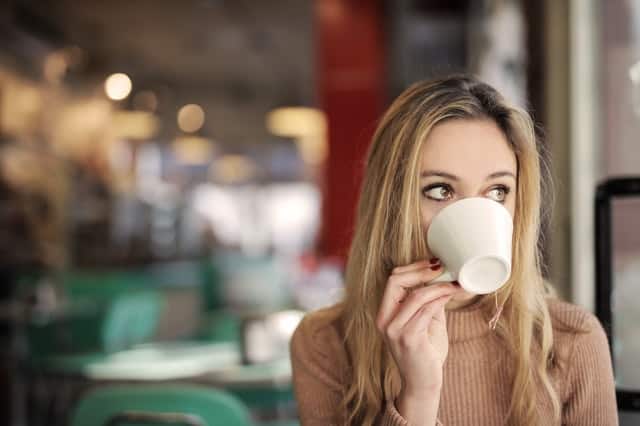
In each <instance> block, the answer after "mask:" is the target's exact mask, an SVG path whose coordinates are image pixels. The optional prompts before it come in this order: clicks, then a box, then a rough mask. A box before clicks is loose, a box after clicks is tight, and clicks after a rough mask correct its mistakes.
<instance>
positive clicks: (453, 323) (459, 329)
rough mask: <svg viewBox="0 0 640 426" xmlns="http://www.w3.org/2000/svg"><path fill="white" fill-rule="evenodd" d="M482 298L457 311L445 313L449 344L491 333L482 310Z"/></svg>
mask: <svg viewBox="0 0 640 426" xmlns="http://www.w3.org/2000/svg"><path fill="white" fill-rule="evenodd" d="M483 301H484V298H483V297H481V298H478V300H476V301H474V302H473V303H471V304H469V305H467V306H463V307H461V308H457V309H451V310H447V311H446V317H447V332H448V334H449V342H450V343H459V342H464V341H467V340H471V339H475V338H478V337H482V336H484V335H486V334H489V333H491V329H490V328H489V320H490V318H487V315H486V314H485V312H484V309H482V306H483Z"/></svg>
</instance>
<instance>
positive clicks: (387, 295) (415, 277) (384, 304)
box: [376, 265, 442, 329]
mask: <svg viewBox="0 0 640 426" xmlns="http://www.w3.org/2000/svg"><path fill="white" fill-rule="evenodd" d="M441 274H442V268H439V269H438V270H432V269H431V267H427V266H424V265H423V266H422V267H421V268H420V269H415V270H410V271H408V272H404V273H394V274H392V275H391V276H390V277H389V279H388V281H387V287H386V288H385V291H384V294H383V296H382V301H381V302H380V309H379V311H378V318H377V320H376V324H377V325H378V328H379V329H382V328H384V327H385V326H386V324H387V323H388V322H389V320H390V319H391V318H392V317H393V315H394V313H395V312H396V310H397V309H398V302H400V301H403V300H404V299H405V298H406V292H407V289H408V288H412V287H415V286H417V285H418V284H422V283H425V282H429V281H431V280H433V279H435V278H437V277H438V276H439V275H441Z"/></svg>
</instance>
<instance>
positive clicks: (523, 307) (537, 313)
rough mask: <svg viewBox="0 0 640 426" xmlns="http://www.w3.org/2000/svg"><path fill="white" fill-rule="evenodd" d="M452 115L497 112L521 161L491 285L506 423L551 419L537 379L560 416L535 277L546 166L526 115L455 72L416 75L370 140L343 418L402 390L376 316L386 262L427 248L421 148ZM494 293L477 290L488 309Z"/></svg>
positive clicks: (399, 261)
mask: <svg viewBox="0 0 640 426" xmlns="http://www.w3.org/2000/svg"><path fill="white" fill-rule="evenodd" d="M452 119H482V120H492V121H494V122H495V123H496V124H497V125H498V127H499V128H500V129H501V130H502V131H503V132H504V134H505V136H506V138H507V140H508V141H509V144H510V146H511V148H512V149H513V151H514V153H515V155H516V159H517V164H518V179H517V181H518V182H517V191H516V197H517V198H516V210H515V214H514V234H513V266H512V274H511V277H510V279H509V281H508V282H507V283H506V284H505V285H504V286H503V287H502V288H501V289H500V290H499V291H498V293H497V296H498V298H499V300H501V301H504V310H503V313H502V316H501V317H500V320H499V321H498V324H497V327H496V329H495V332H496V333H497V335H498V336H499V337H500V338H502V339H503V340H504V342H505V344H506V347H507V348H508V349H509V351H510V353H511V354H512V358H513V361H514V367H515V377H514V378H513V382H512V392H511V394H512V398H511V404H510V408H509V414H508V419H507V422H508V424H518V425H537V424H540V423H548V419H545V421H543V420H542V419H539V418H538V417H537V416H538V414H537V412H536V410H535V406H536V403H537V399H536V398H537V397H536V395H537V389H538V387H539V386H540V385H541V386H542V387H543V388H544V390H545V391H546V394H547V395H548V398H549V400H550V402H551V404H552V406H553V408H554V413H555V415H556V418H557V419H559V418H560V417H559V416H560V402H559V398H558V395H557V393H556V391H555V390H554V388H553V386H552V384H551V380H550V376H549V374H548V369H549V366H550V361H551V360H552V341H553V338H552V326H551V318H550V315H549V310H548V308H547V304H546V300H545V297H546V296H548V295H550V294H552V293H553V290H552V289H551V288H550V286H549V285H548V283H547V282H546V281H545V280H544V279H543V277H542V273H541V258H540V250H539V245H538V244H539V243H540V223H541V219H542V213H541V196H542V185H543V184H544V181H546V180H545V179H543V177H545V176H546V175H545V176H542V175H541V171H542V172H545V171H547V169H545V168H544V166H545V164H544V159H543V158H542V156H541V155H540V152H539V147H538V146H537V139H536V136H535V130H534V127H533V123H532V121H531V119H530V117H529V115H528V114H527V113H526V112H524V111H523V110H521V109H518V108H516V107H514V106H512V105H509V104H508V103H506V102H505V100H504V99H503V98H502V96H501V95H500V94H499V93H498V92H497V91H496V90H495V89H493V88H492V87H491V86H489V85H487V84H485V83H482V82H480V81H478V80H477V79H475V78H473V77H469V76H452V77H448V78H445V79H441V80H437V81H431V82H420V83H417V84H415V85H413V86H411V87H410V88H408V89H407V90H406V91H405V92H404V93H402V94H401V95H400V96H399V97H398V98H397V99H396V100H395V101H394V102H393V104H392V105H391V106H390V107H389V109H388V110H387V112H386V113H385V114H384V116H383V117H382V119H381V121H380V123H379V125H378V128H377V130H376V132H375V134H374V136H373V141H372V144H371V146H370V148H369V152H368V155H367V160H366V169H365V175H364V181H363V184H362V189H361V194H360V199H359V204H358V210H357V218H356V229H355V234H354V237H353V240H352V244H351V248H350V252H349V258H348V262H347V268H346V296H345V300H344V302H343V304H342V311H341V312H342V317H343V320H344V322H345V344H346V347H347V350H348V352H349V356H350V358H351V362H352V364H353V370H352V371H353V373H352V374H353V377H352V379H351V380H350V384H349V386H348V388H347V391H346V398H345V401H344V404H345V408H347V410H348V412H349V413H350V418H349V424H365V425H369V424H372V423H373V422H374V420H375V417H376V416H377V415H378V413H379V412H380V411H381V410H382V409H383V404H384V402H385V400H387V399H391V398H393V397H395V396H396V395H397V394H398V392H399V390H400V383H399V381H400V379H399V375H398V372H397V368H396V366H395V363H394V361H393V358H392V357H391V354H390V352H389V350H388V348H387V347H386V345H385V343H384V340H383V338H382V335H381V334H380V332H379V331H378V330H377V329H376V326H375V318H376V315H377V312H378V309H379V306H380V302H381V299H382V295H383V292H384V289H385V285H386V281H387V278H388V276H389V274H390V272H391V270H392V269H393V267H394V266H397V265H406V264H409V263H413V262H415V261H417V260H420V259H424V258H425V257H426V256H427V253H428V252H427V244H426V241H425V239H426V238H425V235H424V232H423V229H422V225H421V220H420V218H421V214H420V197H419V193H420V187H419V174H420V170H419V167H420V153H421V151H422V147H423V145H424V142H425V140H426V138H427V135H428V134H429V132H430V131H431V129H432V128H433V127H434V126H436V125H437V124H439V123H442V122H444V121H445V120H452ZM492 301H493V296H492V297H491V298H488V297H487V296H484V298H483V300H482V302H481V304H482V308H483V309H484V310H485V311H486V312H490V311H491V310H492V309H495V304H494V303H492ZM491 313H492V312H491ZM489 316H490V315H489Z"/></svg>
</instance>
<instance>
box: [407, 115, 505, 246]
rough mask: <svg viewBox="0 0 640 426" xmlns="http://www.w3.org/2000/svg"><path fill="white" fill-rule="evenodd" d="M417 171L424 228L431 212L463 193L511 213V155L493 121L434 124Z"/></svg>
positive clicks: (462, 120) (446, 204)
mask: <svg viewBox="0 0 640 426" xmlns="http://www.w3.org/2000/svg"><path fill="white" fill-rule="evenodd" d="M420 171H421V175H420V188H421V191H420V197H421V211H422V224H423V227H424V229H425V232H426V230H427V229H428V228H429V225H430V224H431V220H432V219H433V217H434V216H435V215H436V213H438V212H439V211H440V210H441V209H443V208H444V207H446V206H448V205H449V204H451V203H453V202H455V201H458V200H461V199H463V198H468V197H487V198H490V199H492V200H495V201H497V202H500V203H502V204H503V205H504V206H505V207H506V208H507V210H508V211H509V212H510V213H511V216H512V217H513V214H514V211H515V207H516V205H515V204H516V182H517V181H516V176H517V164H516V156H515V154H514V152H513V151H512V149H511V147H510V146H509V143H508V142H507V138H506V137H505V135H504V134H503V133H502V131H501V130H500V128H499V127H498V126H497V125H496V124H495V123H494V122H493V121H490V120H467V119H459V120H449V121H445V122H443V123H442V124H438V125H437V126H435V127H434V128H433V129H432V131H431V133H430V134H429V136H428V137H427V140H426V141H425V145H424V148H423V151H422V154H421V169H420ZM430 257H431V256H430Z"/></svg>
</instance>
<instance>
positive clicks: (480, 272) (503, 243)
mask: <svg viewBox="0 0 640 426" xmlns="http://www.w3.org/2000/svg"><path fill="white" fill-rule="evenodd" d="M512 235H513V218H512V217H511V214H510V213H509V211H508V210H507V209H506V208H505V207H504V206H503V205H502V204H500V203H498V202H496V201H493V200H490V199H488V198H480V197H474V198H465V199H462V200H460V201H456V202H455V203H453V204H451V205H449V206H447V207H445V208H444V209H442V210H441V211H440V212H438V214H436V215H435V217H434V218H433V219H432V221H431V225H430V226H429V230H428V231H427V244H428V245H429V250H430V251H431V254H432V255H433V256H435V257H437V258H439V259H440V262H441V263H442V265H443V266H444V268H445V272H444V273H443V274H442V275H441V276H439V277H438V278H436V279H435V280H433V281H431V282H443V281H458V282H459V283H460V286H461V287H462V288H464V289H465V290H466V291H467V292H469V293H474V294H487V293H491V292H494V291H496V290H498V289H499V288H500V287H502V286H503V285H504V284H505V283H506V282H507V280H508V279H509V276H510V275H511V239H512Z"/></svg>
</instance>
